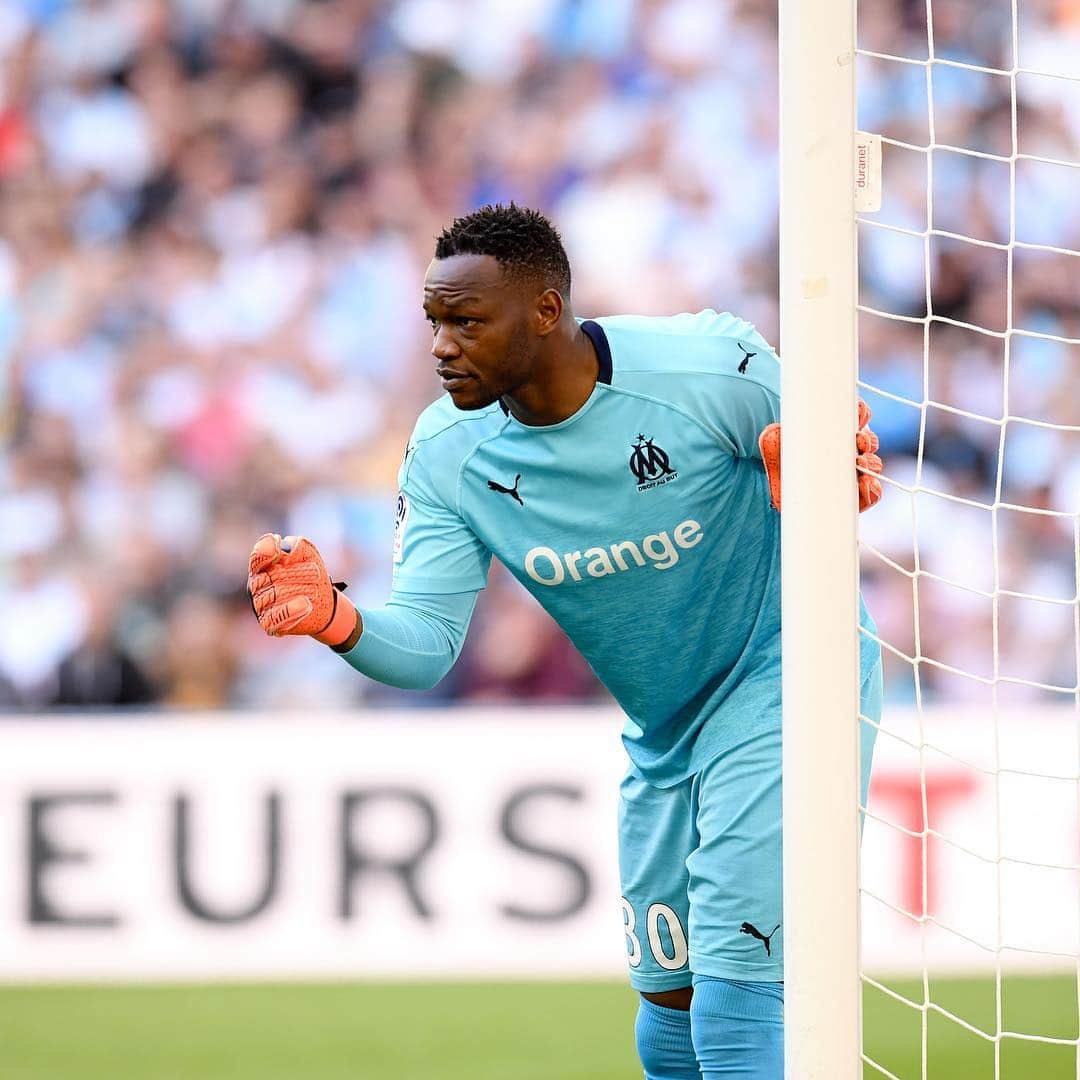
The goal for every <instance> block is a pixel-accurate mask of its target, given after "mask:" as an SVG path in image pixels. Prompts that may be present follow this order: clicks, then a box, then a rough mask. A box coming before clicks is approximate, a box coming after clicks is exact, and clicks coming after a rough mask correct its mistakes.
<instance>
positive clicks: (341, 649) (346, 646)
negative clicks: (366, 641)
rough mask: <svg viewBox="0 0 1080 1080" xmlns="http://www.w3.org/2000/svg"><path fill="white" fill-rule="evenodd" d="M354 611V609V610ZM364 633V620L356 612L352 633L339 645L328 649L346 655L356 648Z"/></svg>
mask: <svg viewBox="0 0 1080 1080" xmlns="http://www.w3.org/2000/svg"><path fill="white" fill-rule="evenodd" d="M354 610H355V609H354ZM363 632H364V620H363V617H362V616H361V614H360V612H359V611H357V612H356V625H355V626H354V627H353V630H352V633H351V634H349V636H348V637H347V638H346V639H345V640H344V641H343V642H341V643H340V644H338V645H331V646H330V648H331V649H333V650H334V652H336V653H347V652H350V651H352V650H353V649H354V648H356V643H357V642H358V641H359V640H360V635H361V634H363Z"/></svg>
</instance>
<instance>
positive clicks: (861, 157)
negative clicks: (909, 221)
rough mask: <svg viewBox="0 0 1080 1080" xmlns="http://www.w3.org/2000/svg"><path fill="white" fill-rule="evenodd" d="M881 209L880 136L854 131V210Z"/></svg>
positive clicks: (868, 211) (870, 212)
mask: <svg viewBox="0 0 1080 1080" xmlns="http://www.w3.org/2000/svg"><path fill="white" fill-rule="evenodd" d="M880 209H881V136H880V135H871V134H870V133H869V132H866V131H856V132H855V212H856V213H857V214H872V213H874V212H875V211H876V210H880Z"/></svg>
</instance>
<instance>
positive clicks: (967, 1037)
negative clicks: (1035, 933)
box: [0, 977, 1077, 1080]
mask: <svg viewBox="0 0 1080 1080" xmlns="http://www.w3.org/2000/svg"><path fill="white" fill-rule="evenodd" d="M889 985H890V987H892V988H893V989H895V990H897V991H898V992H901V993H903V994H904V995H905V996H907V997H909V998H911V999H913V1000H916V1001H921V1000H922V987H921V984H918V983H913V982H908V981H890V982H889ZM931 1000H932V1001H934V1002H937V1003H939V1004H940V1005H942V1006H943V1007H944V1008H946V1009H948V1010H950V1011H951V1012H954V1013H955V1014H957V1015H958V1016H960V1017H961V1018H962V1019H964V1020H965V1021H966V1022H968V1023H969V1024H972V1025H973V1026H976V1027H980V1028H982V1029H983V1030H989V1031H993V1030H995V1016H996V1009H995V1000H994V987H993V984H992V983H987V982H985V981H979V980H955V981H935V982H934V983H933V985H932V986H931ZM1003 1000H1004V1011H1003V1027H1004V1028H1005V1029H1006V1030H1013V1031H1019V1032H1024V1033H1027V1034H1040V1035H1047V1036H1050V1037H1053V1038H1062V1039H1075V1038H1076V1034H1077V1015H1076V1002H1077V993H1076V981H1075V979H1070V978H1050V977H1047V978H1010V979H1009V980H1007V982H1006V984H1005V990H1004V995H1003ZM635 1008H636V997H635V995H634V994H633V993H632V992H631V991H630V990H629V989H628V988H627V987H626V986H624V985H621V984H618V983H606V982H597V983H574V984H556V983H499V984H496V983H463V984H445V983H442V984H393V985H371V984H343V985H238V986H220V985H215V986H136V987H117V986H101V987H86V986H81V987H10V986H9V987H0V1076H2V1077H3V1078H4V1080H346V1078H348V1080H636V1078H638V1077H640V1075H641V1072H640V1069H639V1067H638V1065H637V1061H636V1058H635V1056H634V1048H633V1037H632V1027H633V1018H634V1011H635ZM922 1039H923V1036H922V1014H921V1013H920V1012H919V1011H915V1010H912V1009H910V1008H908V1007H906V1006H904V1005H901V1004H899V1003H896V1002H893V1001H892V1000H891V999H889V998H888V997H887V996H886V995H883V994H882V993H880V992H879V991H876V990H873V989H870V990H868V991H867V995H866V1049H867V1052H868V1053H869V1054H870V1055H871V1056H872V1057H873V1058H874V1059H875V1060H876V1061H878V1062H880V1063H881V1064H882V1065H884V1066H885V1067H886V1068H888V1069H889V1070H890V1071H891V1072H892V1073H894V1074H895V1075H896V1076H899V1077H901V1080H922V1076H923V1073H922V1064H921V1061H922ZM927 1064H928V1070H927V1077H928V1080H983V1078H986V1080H991V1078H993V1077H994V1075H995V1072H994V1045H993V1043H992V1042H986V1041H985V1040H983V1039H981V1038H979V1037H978V1036H977V1035H973V1034H971V1033H969V1032H967V1031H966V1030H965V1029H964V1028H962V1027H960V1026H959V1025H957V1024H956V1023H954V1022H952V1021H950V1020H947V1019H945V1018H943V1017H940V1016H939V1015H936V1014H934V1013H930V1014H929V1015H928V1023H927ZM1000 1064H1001V1072H1000V1076H1001V1080H1030V1078H1034V1077H1037V1078H1038V1080H1058V1078H1060V1080H1066V1078H1068V1080H1075V1078H1076V1076H1077V1061H1076V1048H1075V1046H1055V1045H1052V1044H1044V1043H1031V1042H1025V1041H1022V1040H1016V1039H1005V1040H1004V1041H1003V1043H1002V1049H1001V1062H1000ZM865 1075H866V1077H868V1078H869V1077H876V1076H880V1075H882V1074H880V1073H878V1072H877V1070H875V1069H873V1068H870V1067H867V1068H866V1070H865Z"/></svg>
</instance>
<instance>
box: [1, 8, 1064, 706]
mask: <svg viewBox="0 0 1080 1080" xmlns="http://www.w3.org/2000/svg"><path fill="white" fill-rule="evenodd" d="M925 10H926V8H925V5H924V4H923V3H922V0H919V3H914V2H911V0H865V2H864V3H862V5H861V14H860V26H861V30H860V38H861V40H860V44H861V46H862V47H863V48H864V49H866V50H870V51H874V52H881V53H889V54H899V55H901V56H905V57H908V58H912V59H916V60H923V59H926V58H927V55H928V53H927V43H928V33H927V26H926V23H925ZM1019 10H1020V13H1021V19H1020V23H1019V26H1018V38H1019V42H1020V56H1019V58H1018V60H1017V64H1018V66H1020V67H1022V68H1025V69H1032V70H1038V71H1047V70H1048V71H1051V72H1057V73H1060V74H1067V73H1068V72H1069V65H1071V69H1072V74H1073V75H1074V76H1075V75H1077V74H1080V64H1078V62H1077V59H1076V58H1077V57H1078V56H1080V2H1078V0H1061V2H1055V3H1049V2H1042V0H1020V5H1019ZM933 13H934V26H933V31H934V34H933V39H934V49H935V53H934V55H935V56H936V57H938V58H944V59H948V60H952V61H956V62H958V63H959V64H972V65H978V66H979V67H982V68H990V69H1011V68H1012V67H1013V66H1014V61H1013V56H1012V26H1011V19H1010V15H1009V11H1008V9H1007V8H1002V9H1000V10H999V8H998V6H994V7H989V6H987V5H985V4H983V3H981V2H980V0H935V3H934V5H933ZM776 32H777V30H776V12H775V7H774V6H773V5H771V4H767V3H763V2H760V0H726V2H725V0H713V2H708V3H706V2H704V0H514V2H512V3H510V2H507V0H396V2H395V0H79V2H77V0H7V2H6V3H4V4H2V5H0V371H2V374H3V380H4V388H5V392H4V397H3V402H4V405H3V412H2V415H0V423H2V426H3V436H4V441H5V446H6V452H5V454H4V457H3V463H2V466H0V528H2V532H3V535H4V538H5V553H4V556H3V559H2V560H0V592H2V596H3V608H4V610H5V613H6V614H7V616H8V617H7V618H5V619H4V620H2V621H0V704H2V705H3V706H4V707H7V708H41V707H48V706H111V705H126V704H131V705H144V704H150V703H154V704H160V705H166V706H174V707H189V708H195V707H199V708H201V707H234V706H235V707H274V708H276V707H298V708H304V707H308V706H312V707H314V706H324V705H342V704H350V703H354V702H403V701H408V702H410V703H415V702H421V701H437V702H442V701H460V700H470V701H499V700H503V701H505V700H546V701H581V700H586V699H592V698H596V697H598V696H601V695H602V693H603V691H602V690H601V689H600V688H599V686H598V685H597V683H596V680H595V678H594V677H593V676H592V674H591V672H590V671H589V669H588V668H587V666H586V665H585V664H584V662H583V661H582V660H581V659H580V658H579V657H578V656H577V654H576V653H575V651H574V650H573V649H572V648H571V647H570V645H569V643H568V642H567V640H566V638H565V637H564V636H563V635H562V633H561V632H560V631H559V630H558V629H557V628H556V627H555V626H554V625H553V624H552V623H551V622H550V620H549V619H548V618H547V616H546V615H545V614H544V613H543V612H542V611H541V610H540V608H539V607H538V606H537V605H536V604H535V602H534V601H532V599H531V598H530V597H528V596H527V595H526V594H525V593H524V592H523V591H522V590H521V589H520V588H519V586H518V585H517V584H516V583H515V582H514V581H513V580H512V579H511V578H510V577H509V575H508V574H506V572H505V571H503V570H501V568H498V567H496V568H495V569H494V570H493V573H492V580H491V584H490V586H489V588H488V590H487V591H486V593H485V595H484V597H483V598H482V603H481V605H480V607H479V609H478V612H477V615H476V618H475V620H474V623H473V627H472V630H471V632H470V636H469V641H468V643H467V645H466V649H465V652H464V654H463V656H462V659H461V661H460V662H459V664H458V665H457V667H456V668H455V670H454V671H453V672H452V674H451V675H450V676H449V677H448V679H447V680H445V681H444V683H443V684H442V685H441V686H440V687H438V688H436V689H435V690H434V691H431V692H429V693H427V694H424V695H404V694H401V693H399V692H396V691H388V690H385V689H383V688H380V687H378V686H377V685H376V684H374V683H372V682H370V681H368V680H366V679H363V678H362V677H360V676H358V675H357V674H356V673H355V672H354V671H352V669H350V668H348V667H347V666H346V665H345V664H343V663H342V662H341V661H340V659H338V658H337V657H336V656H334V655H333V654H332V653H330V651H329V650H326V649H323V648H319V647H316V646H313V645H312V643H310V642H308V641H305V640H290V641H271V640H269V639H267V638H265V637H264V636H263V635H262V633H261V632H260V631H259V629H258V626H257V624H256V622H255V620H254V618H253V617H252V616H251V612H250V610H249V608H248V604H247V599H246V596H245V594H244V592H243V578H244V566H245V561H246V556H247V552H248V550H249V549H250V546H251V543H252V541H253V539H254V538H255V537H256V536H258V535H259V534H260V533H262V532H264V531H267V530H270V531H275V532H279V533H282V534H285V533H303V534H305V535H308V536H310V537H312V538H313V539H315V540H316V542H317V543H318V544H319V546H320V548H321V550H322V551H323V553H324V555H325V556H326V559H327V562H328V564H329V565H330V566H331V567H332V568H333V571H334V573H335V576H338V575H340V576H342V577H344V578H345V579H346V580H348V581H349V583H350V592H351V594H352V595H354V597H355V598H356V599H357V601H358V602H359V603H361V604H363V603H368V604H370V603H378V602H380V601H381V600H382V599H383V597H384V596H385V595H386V593H387V591H388V586H389V577H390V538H391V531H392V526H393V507H394V487H395V477H396V472H397V467H398V463H399V461H400V457H401V452H402V449H403V447H404V444H405V441H406V438H407V436H408V433H409V431H410V430H411V427H412V424H413V422H414V420H415V417H416V415H417V413H418V412H419V411H420V410H421V409H422V408H423V407H424V406H425V405H426V404H427V403H428V402H429V401H431V400H432V399H433V398H434V397H436V396H437V394H438V392H439V391H438V384H437V381H436V379H435V377H434V374H433V371H432V363H431V361H430V356H429V354H428V342H427V337H428V330H427V327H426V324H425V322H424V320H423V318H422V313H421V311H420V296H419V287H420V282H421V280H422V275H423V271H424V268H425V266H426V264H427V262H428V260H429V258H430V255H431V250H432V244H433V238H434V236H435V235H436V234H437V233H438V232H439V230H440V229H441V228H442V227H443V225H444V224H446V223H447V222H448V221H449V220H450V219H451V218H452V217H453V216H455V215H456V214H459V213H462V212H464V211H467V210H469V209H471V208H473V207H475V206H477V205H480V204H483V203H485V202H493V201H508V200H510V199H513V200H516V201H518V202H519V203H524V204H527V205H533V206H539V207H541V208H543V209H544V210H545V211H547V212H548V213H549V214H550V215H551V216H552V217H553V219H554V220H555V222H556V224H557V225H558V227H559V228H560V229H561V231H562V233H563V236H564V239H565V240H566V243H567V247H568V249H569V251H570V255H571V261H572V264H573V267H574V273H575V283H574V306H575V310H576V311H577V312H578V313H579V314H583V315H600V314H608V313H616V312H631V311H632V312H641V313H672V312H677V311H682V310H698V309H700V308H703V307H715V308H718V309H721V310H732V311H734V312H736V313H738V314H740V315H742V316H744V317H746V318H748V319H750V320H751V321H753V322H754V323H756V324H757V326H758V327H759V329H761V331H762V332H763V333H764V334H765V335H766V337H767V338H769V340H770V341H773V342H777V341H778V321H779V320H778V309H777V289H778V285H777V275H778V271H777V201H778V183H777V145H776V144H777V111H778V108H777V62H776ZM859 79H860V123H861V125H862V126H863V127H865V128H867V129H869V130H874V131H879V132H881V133H882V134H884V135H886V136H888V137H890V138H891V139H893V140H896V141H897V142H901V143H907V144H911V145H913V146H925V145H927V144H929V143H930V142H931V141H933V143H934V144H935V145H947V146H950V147H953V148H954V149H937V150H935V151H934V152H933V153H932V154H930V155H927V154H926V153H923V152H920V151H918V150H915V149H905V148H903V147H901V146H896V145H889V146H887V147H886V151H887V153H886V185H885V205H884V206H883V209H882V212H881V213H880V214H879V215H876V216H875V219H874V220H875V221H877V222H879V223H881V225H891V226H893V227H894V229H892V230H890V229H885V228H882V227H880V225H877V226H863V227H862V228H861V234H862V237H861V239H862V245H861V247H862V266H863V295H862V301H863V304H864V306H865V308H866V309H868V310H867V311H865V312H864V313H863V314H862V316H861V324H860V332H861V341H862V346H861V360H862V378H863V380H864V383H865V386H864V389H863V394H864V396H865V397H866V399H867V400H868V402H869V403H870V404H871V407H872V408H873V410H874V414H875V419H874V426H875V428H876V430H878V432H879V433H880V435H881V439H882V444H883V451H882V452H883V454H884V456H885V459H886V463H887V465H886V475H887V477H888V478H889V479H890V480H891V481H893V482H894V484H895V485H902V486H893V487H890V488H888V489H887V491H886V498H885V500H884V502H883V503H882V505H881V506H879V507H878V508H877V509H876V510H875V511H874V512H873V513H872V514H868V515H866V517H865V519H864V521H863V526H864V537H865V539H866V541H867V545H868V546H867V550H866V557H865V560H864V591H865V593H866V596H867V601H868V603H869V605H870V607H871V610H872V611H873V613H874V615H875V616H876V618H877V620H878V622H879V625H880V627H881V631H882V636H883V637H884V638H885V639H886V640H887V641H888V642H890V643H891V644H892V645H893V646H894V647H895V649H897V650H899V652H900V653H903V654H905V655H907V656H915V655H916V654H918V655H920V656H923V657H926V658H929V659H930V660H932V661H934V663H927V664H922V665H920V668H919V671H920V675H921V678H920V682H919V687H918V689H919V690H920V691H921V693H922V694H923V695H924V697H928V698H935V697H936V698H938V699H960V700H978V699H979V698H980V695H984V694H985V693H987V692H988V685H989V683H988V680H990V679H992V678H993V677H994V676H1002V677H1006V678H1011V677H1016V678H1020V679H1023V680H1028V681H1033V682H1038V683H1043V684H1047V685H1050V686H1058V687H1062V688H1068V687H1072V686H1075V684H1076V678H1077V676H1076V653H1077V641H1076V630H1075V624H1074V617H1075V607H1076V604H1075V597H1076V587H1077V583H1076V573H1077V570H1076V565H1077V540H1076V528H1077V520H1078V519H1077V516H1076V515H1077V512H1078V511H1080V505H1078V500H1080V453H1078V444H1080V432H1078V431H1077V430H1073V431H1068V430H1065V428H1067V427H1068V426H1070V425H1071V426H1072V427H1073V428H1076V427H1077V426H1078V425H1080V393H1078V392H1077V388H1078V385H1080V345H1078V344H1076V343H1075V341H1076V340H1077V339H1080V276H1078V275H1080V269H1078V266H1080V260H1078V259H1077V257H1075V256H1074V255H1069V254H1065V253H1058V252H1053V251H1047V250H1043V249H1042V248H1038V247H1035V248H1031V247H1024V246H1018V247H1016V248H1014V249H1013V251H1012V253H1011V254H1010V252H1009V250H1008V245H1009V243H1010V241H1017V242H1019V244H1020V245H1024V244H1034V245H1049V246H1052V247H1055V248H1061V249H1069V248H1071V249H1074V250H1080V198H1078V197H1077V194H1076V192H1077V190H1078V180H1080V172H1078V171H1077V170H1076V169H1074V168H1070V167H1068V166H1066V165H1054V164H1046V163H1043V162H1040V161H1035V160H1032V159H1031V158H1029V157H1027V156H1024V155H1032V156H1033V157H1040V158H1047V159H1053V160H1057V161H1066V162H1068V161H1072V162H1078V161H1080V91H1078V90H1077V87H1080V82H1075V81H1073V82H1070V81H1068V80H1063V79H1052V78H1048V77H1045V76H1042V75H1031V74H1027V73H1026V72H1025V73H1021V74H1020V75H1018V76H1016V84H1017V109H1016V113H1017V115H1016V117H1015V118H1014V116H1013V114H1012V106H1011V95H1010V82H1011V80H1010V78H1009V77H1008V76H1001V75H994V74H990V73H986V72H976V71H973V70H971V69H969V68H964V67H959V66H952V65H934V69H933V78H932V87H931V89H932V100H933V105H934V108H933V120H934V123H933V125H932V126H931V124H930V123H929V117H930V115H931V110H930V108H929V98H928V80H927V77H926V68H925V67H924V66H923V65H919V64H901V63H898V62H896V61H891V60H883V59H877V58H874V57H864V58H863V59H862V61H861V63H860V70H859ZM1014 120H1015V130H1016V131H1017V133H1018V134H1017V145H1015V146H1014V144H1013V130H1014ZM963 150H973V151H977V152H978V153H980V154H982V155H986V156H973V155H971V154H965V153H963V152H961V151H963ZM1014 153H1018V154H1020V155H1021V157H1020V158H1019V159H1017V160H1015V163H1014V164H1011V163H1010V160H1009V159H1010V158H1011V157H1012V156H1013V155H1014ZM928 159H929V163H930V165H931V166H932V168H930V169H929V171H928ZM999 159H1000V160H999ZM1013 173H1015V183H1014V185H1013V186H1014V188H1015V200H1013V199H1011V198H1010V179H1011V176H1012V174H1013ZM928 177H929V180H928ZM928 192H929V194H930V196H931V197H930V199H929V200H928V198H927V195H928ZM1013 207H1014V208H1015V215H1011V214H1010V208H1013ZM931 209H932V217H928V213H930V212H931ZM1014 221H1015V225H1014V224H1013V222H1014ZM929 227H932V228H934V229H936V230H940V231H943V232H948V233H955V234H958V235H959V236H962V237H966V238H969V239H954V238H952V237H944V236H937V235H935V236H933V237H932V238H930V239H926V238H924V236H923V235H922V234H923V233H924V232H925V231H926V230H927V229H928V228H929ZM971 240H977V241H983V243H972V242H971ZM928 275H929V281H928V280H927V278H928ZM928 297H929V303H930V305H931V308H930V310H931V312H932V313H933V314H934V315H935V316H944V317H946V318H947V319H950V320H953V321H954V323H964V324H972V325H974V326H977V327H980V328H983V330H984V331H990V333H985V332H980V331H979V330H973V329H969V328H966V327H963V326H958V325H954V324H953V323H946V322H940V321H934V322H932V323H929V324H928V323H927V322H926V321H925V316H926V315H927V314H928V310H927V302H928ZM872 312H879V313H884V314H874V313H872ZM892 316H899V318H896V317H892ZM1018 329H1022V330H1030V331H1034V332H1036V333H1037V334H1040V335H1044V336H1041V337H1034V336H1024V335H1012V334H1006V331H1011V330H1018ZM1069 339H1072V343H1070V340H1069ZM780 346H781V351H782V343H780ZM924 400H929V401H930V402H932V403H935V404H931V405H928V406H925V407H924V405H923V403H924ZM937 405H943V406H948V407H949V408H951V409H958V410H963V411H964V412H967V413H972V414H976V416H977V417H978V418H972V417H968V416H964V415H961V414H959V413H957V412H950V411H948V409H944V408H939V407H937ZM1006 415H1007V416H1008V417H1009V418H1010V419H1009V422H1008V424H1005V425H1003V424H1002V422H1001V421H1002V419H1003V417H1005V416H1006ZM1032 420H1035V421H1041V422H1043V423H1049V424H1052V425H1057V426H1056V427H1045V426H1039V425H1038V424H1034V423H1030V422H1029V421H1032ZM920 447H922V450H923V453H922V455H921V460H920V454H919V451H920ZM915 486H918V487H919V488H920V492H919V493H916V494H909V492H908V491H907V490H906V489H907V488H910V487H915ZM923 488H925V489H930V490H932V491H934V492H938V493H941V494H938V495H933V494H928V493H924V492H922V491H921V489H923ZM945 496H952V499H949V498H946V497H945ZM995 498H998V499H999V501H1000V502H1002V503H1005V504H1010V505H1014V506H1019V507H1025V508H1034V509H1037V510H1046V511H1054V512H1055V513H1053V514H1036V513H1029V512H1025V511H1022V510H1011V509H999V510H998V511H996V512H994V513H992V512H991V511H990V510H989V509H984V506H985V505H987V504H990V503H993V502H994V500H995ZM956 500H965V501H956ZM1069 515H1072V516H1069ZM917 568H918V569H919V570H920V571H923V572H926V574H927V575H933V576H925V575H924V576H920V577H919V578H918V579H917V581H915V583H914V584H913V578H912V577H911V575H912V573H913V572H914V571H915V570H916V569H917ZM995 568H996V569H995ZM938 578H941V579H945V580H938ZM994 589H999V590H1006V591H1007V594H1005V595H1002V596H1000V598H999V599H998V601H997V603H996V604H995V602H994V601H993V599H992V598H991V596H990V595H989V594H990V593H991V592H992V591H993V590H994ZM1013 594H1019V595H1013ZM1030 597H1039V598H1041V599H1032V598H1030ZM1055 600H1056V601H1058V602H1057V603H1054V602H1053V601H1055ZM1070 600H1071V601H1072V603H1070V602H1069V601H1070ZM995 646H996V653H995ZM995 655H996V656H997V658H998V659H997V662H996V664H995ZM951 668H956V669H958V670H959V671H962V672H966V673H971V674H975V675H978V676H980V677H982V678H983V679H984V680H987V681H984V682H979V681H978V680H973V679H971V678H969V677H967V676H966V675H958V674H955V673H953V672H952V671H951V670H950V669H951ZM913 671H914V669H913V667H912V665H911V664H910V663H908V662H907V661H906V660H904V659H903V658H902V657H900V656H898V655H894V654H893V653H889V657H888V673H887V682H888V693H889V695H890V697H892V698H893V699H894V700H900V701H908V700H911V699H912V698H913V696H914V694H915V692H916V687H915V682H914V680H913V677H912V674H913ZM1003 690H1004V691H1006V692H1007V693H1008V694H1012V695H1018V696H1020V697H1022V698H1024V699H1025V700H1027V699H1032V698H1035V697H1043V698H1049V699H1052V700H1057V699H1061V698H1062V697H1063V695H1062V694H1061V693H1055V692H1054V691H1049V690H1038V689H1036V688H1034V687H1029V686H1024V685H1020V684H1019V683H1007V684H1004V686H1003Z"/></svg>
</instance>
